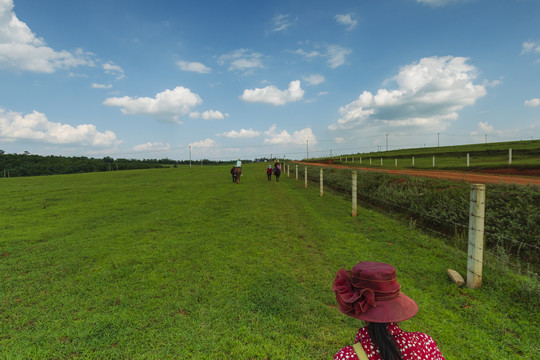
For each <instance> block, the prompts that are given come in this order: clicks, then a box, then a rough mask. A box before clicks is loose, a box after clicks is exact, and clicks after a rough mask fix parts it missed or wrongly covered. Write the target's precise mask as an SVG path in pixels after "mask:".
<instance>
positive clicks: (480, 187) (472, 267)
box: [467, 184, 486, 289]
mask: <svg viewBox="0 0 540 360" xmlns="http://www.w3.org/2000/svg"><path fill="white" fill-rule="evenodd" d="M485 200H486V185H484V184H472V185H471V205H470V211H469V250H468V258H467V287H468V288H470V289H476V288H479V287H480V286H481V285H482V259H483V251H484V215H485V209H486V202H485Z"/></svg>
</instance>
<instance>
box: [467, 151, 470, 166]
mask: <svg viewBox="0 0 540 360" xmlns="http://www.w3.org/2000/svg"><path fill="white" fill-rule="evenodd" d="M469 164H470V162H469V153H467V167H469Z"/></svg>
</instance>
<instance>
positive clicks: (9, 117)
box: [0, 109, 120, 146]
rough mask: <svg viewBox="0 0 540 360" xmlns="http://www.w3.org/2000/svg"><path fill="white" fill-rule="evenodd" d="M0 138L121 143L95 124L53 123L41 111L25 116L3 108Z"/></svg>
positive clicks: (54, 141)
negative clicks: (99, 129) (72, 124)
mask: <svg viewBox="0 0 540 360" xmlns="http://www.w3.org/2000/svg"><path fill="white" fill-rule="evenodd" d="M0 137H1V138H6V139H13V140H33V141H39V142H44V143H50V144H78V145H85V146H110V145H113V144H119V143H120V142H119V141H118V140H117V139H116V135H115V134H114V133H113V132H112V131H105V132H99V131H97V129H96V127H95V125H91V124H84V125H78V126H76V127H73V126H71V125H67V124H61V123H57V122H51V121H49V120H48V119H47V117H46V116H45V114H43V113H40V112H38V111H35V110H34V112H32V113H31V114H26V115H24V116H23V115H22V114H21V113H18V112H13V111H5V110H4V109H0Z"/></svg>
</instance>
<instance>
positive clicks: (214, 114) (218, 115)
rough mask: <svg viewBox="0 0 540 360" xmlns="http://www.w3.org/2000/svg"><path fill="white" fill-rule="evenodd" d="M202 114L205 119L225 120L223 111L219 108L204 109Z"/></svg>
mask: <svg viewBox="0 0 540 360" xmlns="http://www.w3.org/2000/svg"><path fill="white" fill-rule="evenodd" d="M201 116H202V118H203V119H204V120H223V119H224V118H225V116H224V115H223V113H222V112H221V111H217V110H208V111H204V112H203V113H202V115H201Z"/></svg>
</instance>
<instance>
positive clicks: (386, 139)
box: [386, 134, 388, 151]
mask: <svg viewBox="0 0 540 360" xmlns="http://www.w3.org/2000/svg"><path fill="white" fill-rule="evenodd" d="M386 151H388V134H386Z"/></svg>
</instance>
